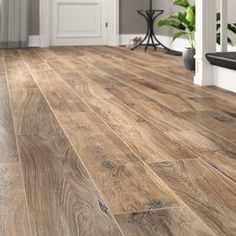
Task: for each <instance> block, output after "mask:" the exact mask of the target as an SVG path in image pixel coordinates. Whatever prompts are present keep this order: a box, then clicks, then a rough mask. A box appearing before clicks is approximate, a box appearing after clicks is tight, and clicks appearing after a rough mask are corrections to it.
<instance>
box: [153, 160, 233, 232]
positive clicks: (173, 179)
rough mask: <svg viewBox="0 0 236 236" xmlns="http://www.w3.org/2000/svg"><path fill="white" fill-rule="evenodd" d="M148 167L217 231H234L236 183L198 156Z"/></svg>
mask: <svg viewBox="0 0 236 236" xmlns="http://www.w3.org/2000/svg"><path fill="white" fill-rule="evenodd" d="M151 168H152V169H153V170H154V171H155V172H156V173H157V175H158V176H160V177H161V178H162V179H163V180H164V181H165V183H167V184H168V185H169V186H170V187H171V188H172V189H173V190H174V191H175V193H177V195H178V196H179V197H180V198H181V199H182V200H183V201H184V202H185V203H186V204H187V205H188V206H189V207H190V208H191V209H192V210H193V211H194V212H195V213H196V214H197V215H198V216H200V217H201V219H202V220H203V221H204V222H205V223H206V224H207V225H208V226H209V227H210V228H211V229H212V230H213V231H214V232H215V233H217V234H218V235H234V234H235V232H236V201H235V198H236V185H235V183H233V182H232V181H231V180H229V179H228V178H226V177H224V176H223V175H221V174H220V173H218V172H217V171H215V170H214V169H212V168H211V167H210V166H208V165H207V164H206V163H205V162H203V161H202V160H200V159H194V160H183V161H174V162H166V163H156V164H152V165H151Z"/></svg>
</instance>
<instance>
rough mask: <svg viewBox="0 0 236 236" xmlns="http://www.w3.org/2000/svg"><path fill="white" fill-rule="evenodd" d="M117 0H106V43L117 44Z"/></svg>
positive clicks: (118, 19) (118, 18)
mask: <svg viewBox="0 0 236 236" xmlns="http://www.w3.org/2000/svg"><path fill="white" fill-rule="evenodd" d="M119 5H120V3H119V0H108V24H109V27H108V45H109V46H119V30H120V29H119V25H120V24H119V21H120V6H119Z"/></svg>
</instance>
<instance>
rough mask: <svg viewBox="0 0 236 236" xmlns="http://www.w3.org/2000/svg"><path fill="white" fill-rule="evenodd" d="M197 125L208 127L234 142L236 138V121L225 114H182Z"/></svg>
mask: <svg viewBox="0 0 236 236" xmlns="http://www.w3.org/2000/svg"><path fill="white" fill-rule="evenodd" d="M182 114H183V115H184V116H185V117H188V118H190V119H191V120H194V121H195V122H196V123H198V124H201V125H202V126H206V127H207V128H208V129H209V130H212V131H214V132H215V133H217V134H219V135H221V136H223V137H225V138H226V139H227V140H229V141H231V142H234V141H235V137H236V119H234V118H233V117H232V116H229V115H227V114H225V113H223V112H218V111H198V112H185V113H182Z"/></svg>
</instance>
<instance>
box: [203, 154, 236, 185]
mask: <svg viewBox="0 0 236 236" xmlns="http://www.w3.org/2000/svg"><path fill="white" fill-rule="evenodd" d="M201 158H202V159H203V160H205V161H206V162H207V163H208V164H210V165H211V166H212V167H213V168H215V169H216V170H218V171H220V172H221V173H222V174H223V175H225V176H227V177H228V178H230V179H231V180H232V181H234V182H235V183H236V153H234V152H230V151H229V152H213V153H208V154H204V155H202V156H201Z"/></svg>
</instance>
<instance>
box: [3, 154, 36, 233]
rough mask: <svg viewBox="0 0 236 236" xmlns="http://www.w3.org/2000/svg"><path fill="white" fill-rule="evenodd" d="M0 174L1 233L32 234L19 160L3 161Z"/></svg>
mask: <svg viewBox="0 0 236 236" xmlns="http://www.w3.org/2000/svg"><path fill="white" fill-rule="evenodd" d="M0 151H1V152H2V150H0ZM0 176H1V177H0V232H1V233H0V234H1V235H3V236H13V235H15V236H16V235H19V236H25V235H27V236H28V235H29V236H30V235H32V234H31V229H30V224H29V215H28V211H27V203H26V198H25V191H24V185H23V181H22V177H21V169H20V164H19V162H18V161H15V162H9V163H1V164H0Z"/></svg>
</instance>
